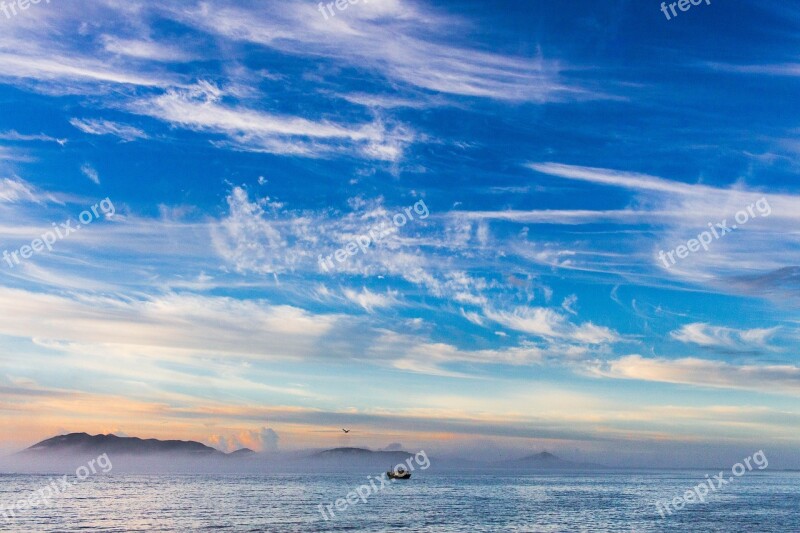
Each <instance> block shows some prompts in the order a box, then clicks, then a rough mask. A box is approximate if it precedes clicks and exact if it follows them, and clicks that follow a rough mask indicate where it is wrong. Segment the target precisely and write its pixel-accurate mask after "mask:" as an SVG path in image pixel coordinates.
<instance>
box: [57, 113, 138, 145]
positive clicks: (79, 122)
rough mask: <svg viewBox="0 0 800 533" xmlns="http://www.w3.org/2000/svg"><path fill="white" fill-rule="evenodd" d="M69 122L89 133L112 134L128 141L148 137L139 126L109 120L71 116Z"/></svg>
mask: <svg viewBox="0 0 800 533" xmlns="http://www.w3.org/2000/svg"><path fill="white" fill-rule="evenodd" d="M69 123H70V124H72V125H73V126H75V127H76V128H78V129H79V130H81V131H82V132H84V133H88V134H89V135H113V136H115V137H119V138H120V139H122V140H124V141H128V142H129V141H135V140H137V139H147V138H148V135H147V134H146V133H145V132H144V131H142V130H140V129H139V128H136V127H133V126H129V125H128V124H121V123H119V122H113V121H110V120H104V119H93V118H87V119H80V118H71V119H70V121H69Z"/></svg>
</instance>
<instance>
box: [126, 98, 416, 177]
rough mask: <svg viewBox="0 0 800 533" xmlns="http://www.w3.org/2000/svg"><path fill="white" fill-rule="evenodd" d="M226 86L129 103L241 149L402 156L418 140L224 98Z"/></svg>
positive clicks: (377, 125) (378, 126) (400, 131)
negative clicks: (250, 106)
mask: <svg viewBox="0 0 800 533" xmlns="http://www.w3.org/2000/svg"><path fill="white" fill-rule="evenodd" d="M223 96H224V92H223V91H222V90H221V89H219V88H218V87H216V86H214V85H213V84H210V83H199V84H197V85H195V86H193V87H192V88H190V89H185V90H181V89H175V90H169V91H167V92H166V93H165V94H162V95H159V96H155V97H151V98H147V99H144V100H139V101H137V102H134V103H133V104H131V105H130V106H129V108H130V110H131V111H132V112H134V113H137V114H141V115H147V116H151V117H154V118H158V119H160V120H163V121H166V122H169V123H170V124H173V125H177V126H181V127H184V128H188V129H191V130H195V131H204V132H210V133H217V134H221V135H224V136H225V137H226V139H227V141H225V143H223V144H222V146H225V145H227V146H230V147H233V148H238V149H240V150H248V151H256V152H270V153H277V154H284V155H296V156H304V157H319V158H323V157H327V156H330V155H331V154H334V153H341V152H344V153H353V154H357V155H361V156H363V157H366V158H368V159H376V160H381V161H397V160H399V159H400V158H402V155H403V147H404V146H405V145H406V144H408V143H410V142H412V141H413V140H414V134H413V133H412V132H411V131H410V130H408V129H407V128H406V127H404V126H401V125H398V126H395V127H387V126H386V125H384V124H383V123H381V122H379V121H375V122H372V123H366V124H356V125H349V124H338V123H335V122H331V121H329V120H325V119H320V120H311V119H306V118H300V117H296V116H289V115H278V114H273V113H266V112H263V111H257V110H254V109H247V108H245V107H242V106H236V105H227V104H225V103H223V102H222V97H223Z"/></svg>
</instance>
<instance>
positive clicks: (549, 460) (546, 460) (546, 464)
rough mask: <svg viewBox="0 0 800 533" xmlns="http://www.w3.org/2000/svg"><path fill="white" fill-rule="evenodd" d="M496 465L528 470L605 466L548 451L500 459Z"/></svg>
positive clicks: (579, 468) (583, 468) (578, 468)
mask: <svg viewBox="0 0 800 533" xmlns="http://www.w3.org/2000/svg"><path fill="white" fill-rule="evenodd" d="M496 464H497V466H500V467H501V468H516V469H523V470H524V469H530V470H571V469H576V470H586V469H597V468H607V467H605V466H603V465H598V464H590V463H574V462H572V461H567V460H565V459H562V458H560V457H558V456H557V455H553V454H552V453H550V452H540V453H534V454H532V455H526V456H525V457H520V458H519V459H511V460H508V461H501V462H499V463H496Z"/></svg>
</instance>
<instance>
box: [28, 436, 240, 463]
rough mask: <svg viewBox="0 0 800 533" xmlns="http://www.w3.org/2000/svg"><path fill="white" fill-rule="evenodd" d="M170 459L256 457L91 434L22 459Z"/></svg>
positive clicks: (55, 440) (51, 443) (60, 439)
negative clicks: (173, 456)
mask: <svg viewBox="0 0 800 533" xmlns="http://www.w3.org/2000/svg"><path fill="white" fill-rule="evenodd" d="M102 453H108V454H112V455H170V454H180V455H183V456H193V457H243V456H247V455H250V454H253V453H255V452H254V451H253V450H251V449H249V448H242V449H240V450H236V451H235V452H231V453H224V452H221V451H219V450H217V449H216V448H212V447H211V446H206V445H205V444H202V443H200V442H195V441H191V440H158V439H140V438H138V437H118V436H116V435H89V434H88V433H70V434H68V435H58V436H56V437H52V438H49V439H46V440H43V441H41V442H39V443H36V444H34V445H33V446H31V447H29V448H26V449H25V450H23V451H22V452H20V454H22V455H50V454H65V455H79V454H80V455H83V454H102Z"/></svg>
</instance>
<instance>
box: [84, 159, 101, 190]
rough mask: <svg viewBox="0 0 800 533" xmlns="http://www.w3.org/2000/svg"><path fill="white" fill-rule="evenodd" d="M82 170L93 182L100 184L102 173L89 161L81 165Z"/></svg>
mask: <svg viewBox="0 0 800 533" xmlns="http://www.w3.org/2000/svg"><path fill="white" fill-rule="evenodd" d="M81 172H83V175H84V176H86V177H87V178H89V179H90V180H92V182H93V183H95V184H97V185H100V175H99V174H98V173H97V170H95V168H94V167H93V166H92V165H90V164H89V163H85V164H84V165H82V166H81Z"/></svg>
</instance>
